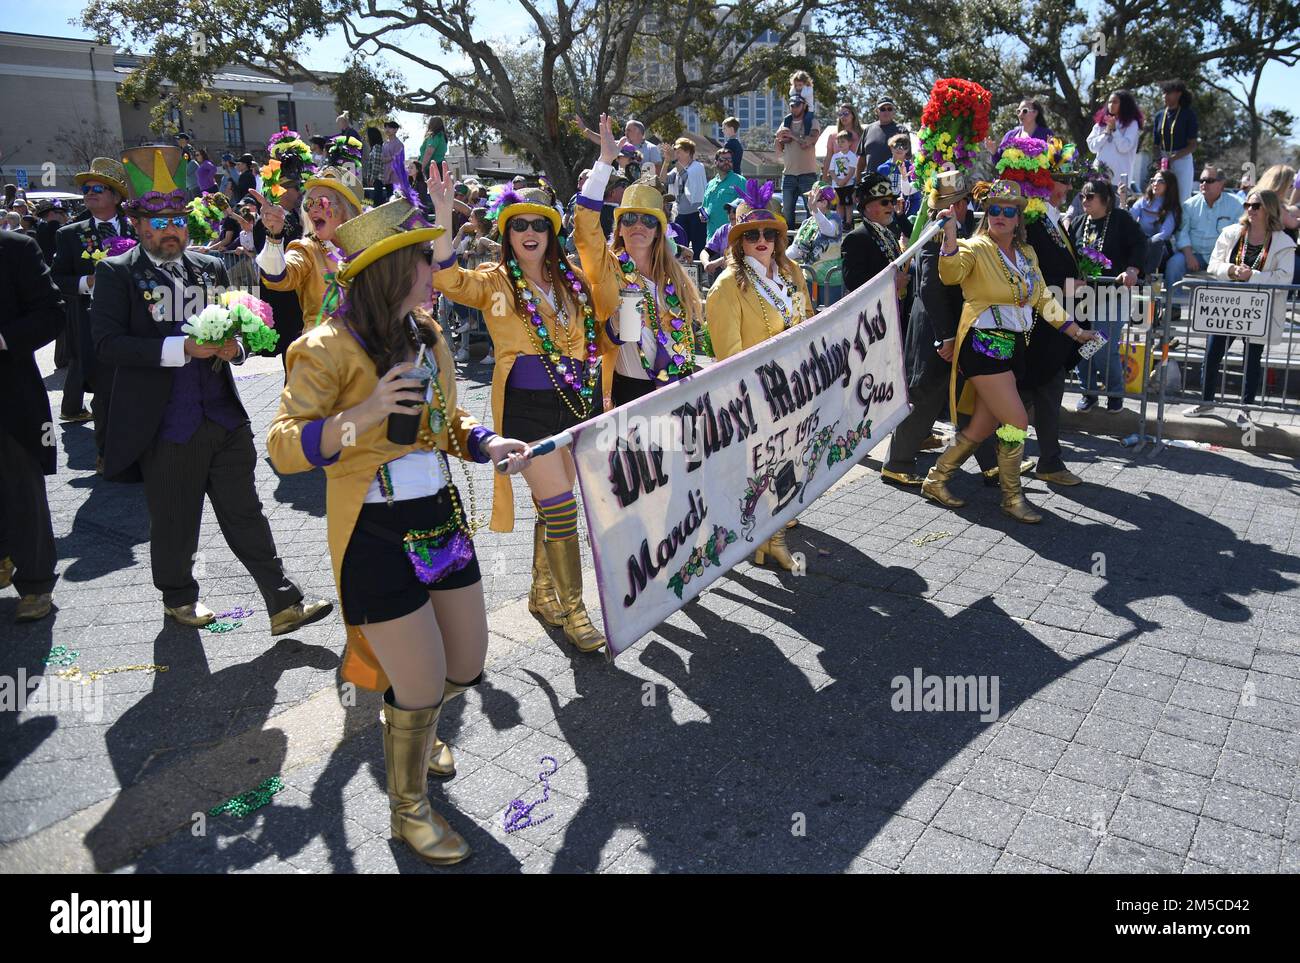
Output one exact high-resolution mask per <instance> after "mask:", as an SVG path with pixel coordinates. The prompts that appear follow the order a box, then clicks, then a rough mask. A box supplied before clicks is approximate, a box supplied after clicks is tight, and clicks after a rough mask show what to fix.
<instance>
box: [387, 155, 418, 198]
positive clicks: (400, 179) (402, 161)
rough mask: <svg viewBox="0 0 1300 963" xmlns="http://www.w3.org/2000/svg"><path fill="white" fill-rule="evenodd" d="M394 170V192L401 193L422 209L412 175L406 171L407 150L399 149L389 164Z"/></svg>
mask: <svg viewBox="0 0 1300 963" xmlns="http://www.w3.org/2000/svg"><path fill="white" fill-rule="evenodd" d="M389 167H390V169H391V170H392V172H393V193H394V194H397V195H401V197H402V198H403V199H405V200H406V202H407V203H408V204H410V205H411V206H412V207H414V208H415V209H416V210H419V209H420V195H419V194H417V193H415V188H413V187H412V186H411V176H410V175H409V174H407V173H406V152H405V151H398V152H397V154H396V156H394V157H393V162H392V163H391V164H390V165H389Z"/></svg>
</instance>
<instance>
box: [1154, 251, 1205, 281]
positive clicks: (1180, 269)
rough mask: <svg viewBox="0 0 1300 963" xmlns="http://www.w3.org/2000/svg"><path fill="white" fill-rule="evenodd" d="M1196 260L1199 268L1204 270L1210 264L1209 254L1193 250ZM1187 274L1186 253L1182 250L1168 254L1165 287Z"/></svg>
mask: <svg viewBox="0 0 1300 963" xmlns="http://www.w3.org/2000/svg"><path fill="white" fill-rule="evenodd" d="M1192 253H1194V254H1195V255H1196V260H1198V261H1200V262H1201V270H1202V271H1204V270H1205V269H1206V267H1208V266H1209V264H1210V255H1208V254H1205V253H1202V252H1201V251H1196V250H1193V252H1192ZM1186 276H1187V255H1185V254H1183V252H1182V251H1175V252H1174V253H1173V254H1171V255H1169V261H1168V263H1166V264H1165V287H1166V288H1172V287H1173V286H1174V285H1175V284H1177V283H1178V282H1179V281H1181V280H1182V279H1183V278H1184V277H1186Z"/></svg>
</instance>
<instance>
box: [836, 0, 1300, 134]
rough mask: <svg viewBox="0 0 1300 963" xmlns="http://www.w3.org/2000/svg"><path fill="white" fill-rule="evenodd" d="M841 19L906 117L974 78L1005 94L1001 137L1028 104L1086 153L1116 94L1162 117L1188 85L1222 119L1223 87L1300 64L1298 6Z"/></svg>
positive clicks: (990, 2) (931, 11) (922, 4)
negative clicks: (1167, 95)
mask: <svg viewBox="0 0 1300 963" xmlns="http://www.w3.org/2000/svg"><path fill="white" fill-rule="evenodd" d="M829 11H830V13H831V15H832V17H831V22H832V23H833V24H834V26H833V27H832V28H831V30H830V32H831V33H833V34H834V35H835V36H836V37H837V39H838V40H839V42H840V43H841V44H843V45H844V47H845V49H846V50H848V51H850V52H851V53H852V57H851V60H852V62H853V63H854V64H855V65H856V66H857V68H858V70H859V71H860V74H861V75H862V78H864V79H865V81H866V86H869V87H874V88H876V90H877V92H879V93H885V92H888V93H890V94H891V95H892V96H894V97H896V98H898V99H899V101H900V103H899V106H900V107H901V108H903V112H904V113H905V114H906V115H908V116H911V117H919V115H920V112H921V108H922V106H924V103H925V100H926V97H927V95H928V93H929V89H930V85H931V84H932V83H933V81H934V79H935V78H936V77H943V76H958V77H965V78H968V79H970V80H975V81H978V82H979V83H981V84H983V85H984V86H985V87H987V88H989V90H990V91H991V92H992V93H993V102H994V105H995V106H996V107H999V108H1001V111H1002V113H1001V114H1000V116H999V117H998V118H997V121H1005V123H1004V124H1001V125H1000V124H999V123H997V122H995V123H994V129H995V130H1002V129H1005V128H1006V127H1009V126H1011V125H1012V124H1014V122H1015V121H1014V115H1013V114H1012V113H1011V111H1009V110H1008V108H1010V107H1012V106H1014V104H1015V103H1016V102H1018V101H1019V100H1020V98H1022V97H1026V96H1028V97H1034V98H1036V99H1037V100H1039V101H1040V102H1042V103H1043V105H1044V107H1045V108H1046V110H1047V112H1048V114H1049V115H1050V117H1051V119H1052V120H1053V121H1054V123H1053V126H1054V127H1055V128H1056V129H1057V130H1060V131H1061V132H1062V133H1064V134H1068V135H1069V136H1070V137H1071V138H1073V139H1074V140H1075V142H1076V143H1080V144H1082V143H1083V140H1084V139H1085V138H1086V137H1087V135H1088V132H1089V131H1090V130H1091V129H1092V116H1093V114H1094V113H1095V111H1096V110H1097V108H1098V107H1099V106H1100V105H1101V104H1102V103H1104V102H1105V98H1106V97H1107V96H1108V95H1109V93H1110V92H1111V91H1112V90H1114V89H1117V88H1128V89H1130V90H1132V91H1134V93H1135V94H1136V95H1138V98H1139V102H1140V103H1141V104H1142V107H1143V110H1144V111H1146V112H1147V113H1148V115H1150V113H1151V112H1152V111H1153V110H1155V109H1158V108H1159V107H1160V106H1163V104H1162V102H1161V101H1160V98H1159V84H1160V82H1161V81H1164V80H1168V79H1171V78H1174V77H1181V78H1182V79H1183V80H1184V81H1185V82H1186V83H1187V84H1188V86H1189V88H1191V89H1193V90H1194V91H1196V92H1197V93H1198V94H1199V95H1200V96H1198V98H1197V101H1196V106H1197V108H1198V111H1199V110H1200V109H1201V108H1202V107H1204V108H1206V109H1207V110H1208V111H1209V112H1210V113H1214V112H1215V109H1214V107H1213V101H1214V100H1215V99H1216V96H1217V95H1215V94H1213V93H1212V92H1211V91H1210V90H1209V89H1208V88H1209V87H1210V84H1211V82H1213V83H1218V84H1222V83H1223V80H1224V75H1225V74H1227V75H1228V76H1234V75H1241V74H1243V73H1244V74H1246V75H1247V79H1246V82H1245V83H1244V84H1243V85H1242V86H1243V87H1244V88H1245V89H1246V90H1247V91H1250V90H1251V89H1252V85H1251V82H1250V77H1249V75H1250V74H1251V73H1252V72H1254V71H1256V70H1262V68H1263V65H1264V64H1267V63H1270V62H1276V63H1281V64H1285V65H1294V64H1295V63H1296V62H1297V55H1300V3H1297V2H1295V0H1182V2H1180V3H1178V4H1176V5H1174V6H1171V5H1170V4H1168V3H1167V2H1166V0H1096V2H1093V3H1090V4H1088V5H1087V6H1086V7H1085V6H1084V5H1083V4H1078V3H1076V2H1074V0H969V2H964V3H960V4H954V3H952V2H951V0H838V2H833V3H832V4H831V5H830V7H829ZM859 38H862V39H859ZM1254 89H1256V90H1257V84H1256V85H1255V87H1254ZM1243 106H1248V110H1250V111H1252V112H1253V111H1255V110H1256V109H1257V108H1256V107H1255V106H1254V105H1246V104H1245V103H1244V98H1243ZM1275 120H1282V118H1275ZM1201 129H1202V135H1203V137H1202V139H1203V140H1205V139H1206V137H1205V135H1206V133H1207V132H1206V125H1205V124H1202V125H1201ZM1212 136H1213V134H1212V133H1211V137H1212ZM1210 146H1214V145H1210ZM1197 154H1198V155H1200V156H1202V157H1204V156H1210V157H1213V156H1214V155H1213V154H1212V153H1211V154H1208V155H1207V154H1206V153H1205V152H1203V151H1201V150H1198V151H1197Z"/></svg>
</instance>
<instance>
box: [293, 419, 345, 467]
mask: <svg viewBox="0 0 1300 963" xmlns="http://www.w3.org/2000/svg"><path fill="white" fill-rule="evenodd" d="M324 430H325V419H324V418H319V419H317V420H316V421H309V422H308V423H307V425H306V426H305V427H304V428H303V430H302V453H303V454H304V455H306V456H307V460H308V461H309V462H311V463H312V464H313V465H315V466H316V467H317V468H324V467H325V466H326V465H332V464H334V463H335V462H336V461H338V460H339V455H341V454H343V452H341V451H339V452H336V453H335V454H334V457H333V458H326V457H325V456H324V455H322V454H321V453H320V436H321V432H323V431H324Z"/></svg>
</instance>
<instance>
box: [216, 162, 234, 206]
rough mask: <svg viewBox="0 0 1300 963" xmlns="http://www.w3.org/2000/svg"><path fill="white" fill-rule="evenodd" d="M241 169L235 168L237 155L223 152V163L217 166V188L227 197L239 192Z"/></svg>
mask: <svg viewBox="0 0 1300 963" xmlns="http://www.w3.org/2000/svg"><path fill="white" fill-rule="evenodd" d="M238 183H239V171H238V170H236V169H235V155H234V154H222V155H221V165H220V166H219V167H218V168H217V190H219V191H221V193H223V194H225V195H226V197H231V198H233V197H234V196H235V195H236V193H237V185H238Z"/></svg>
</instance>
